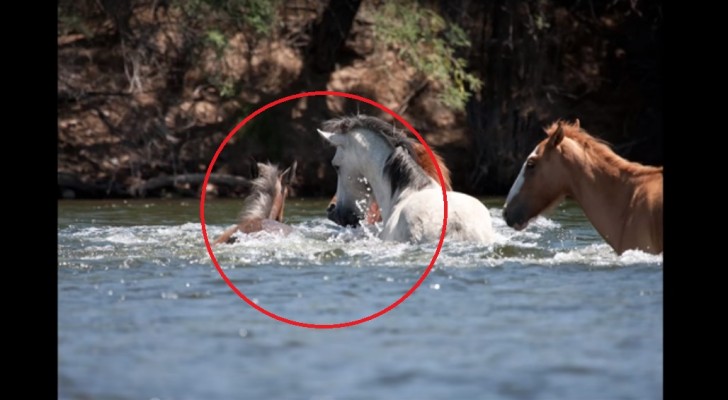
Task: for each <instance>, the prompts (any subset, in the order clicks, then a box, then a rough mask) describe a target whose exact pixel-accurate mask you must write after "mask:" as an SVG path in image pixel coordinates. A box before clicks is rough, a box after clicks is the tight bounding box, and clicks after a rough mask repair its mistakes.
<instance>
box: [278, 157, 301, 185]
mask: <svg viewBox="0 0 728 400" xmlns="http://www.w3.org/2000/svg"><path fill="white" fill-rule="evenodd" d="M297 166H298V162H297V161H293V164H291V166H290V167H288V168H286V170H285V171H283V172H282V173H281V175H280V177H281V182H282V183H283V184H284V185H286V186H291V184H292V183H293V179H294V178H295V177H296V167H297Z"/></svg>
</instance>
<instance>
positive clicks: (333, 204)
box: [326, 203, 336, 213]
mask: <svg viewBox="0 0 728 400" xmlns="http://www.w3.org/2000/svg"><path fill="white" fill-rule="evenodd" d="M334 208H336V203H331V204H329V206H328V207H326V212H327V213H331V212H332V211H334Z"/></svg>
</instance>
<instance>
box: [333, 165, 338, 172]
mask: <svg viewBox="0 0 728 400" xmlns="http://www.w3.org/2000/svg"><path fill="white" fill-rule="evenodd" d="M333 167H334V169H335V170H336V173H337V174H338V173H339V166H338V165H334V166H333Z"/></svg>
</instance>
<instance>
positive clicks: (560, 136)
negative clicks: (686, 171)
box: [503, 120, 663, 254]
mask: <svg viewBox="0 0 728 400" xmlns="http://www.w3.org/2000/svg"><path fill="white" fill-rule="evenodd" d="M546 134H547V136H548V137H547V138H546V139H544V140H542V141H541V142H540V143H539V144H538V145H537V146H536V148H535V149H534V150H533V152H532V153H531V154H530V155H529V156H528V158H527V159H526V162H525V163H524V164H523V167H521V172H520V173H519V175H518V177H517V178H516V181H515V182H514V183H513V186H512V187H511V190H510V192H509V193H508V198H507V199H506V204H505V209H504V210H503V216H504V218H505V220H506V223H507V224H508V226H510V227H512V228H515V229H516V230H522V229H524V228H525V227H526V226H527V225H528V223H529V221H530V220H531V219H533V218H535V217H536V216H538V215H539V214H541V213H543V212H544V211H546V210H548V209H550V208H552V207H555V206H557V205H558V204H559V203H560V202H561V201H562V200H563V199H564V198H565V197H566V196H570V197H572V198H574V200H576V202H577V203H578V204H579V206H580V207H581V208H582V209H583V210H584V214H585V215H586V217H587V218H588V219H589V221H590V222H591V223H592V225H594V228H595V229H596V230H597V232H599V234H600V235H601V236H602V237H603V238H604V240H605V241H606V242H607V243H609V245H610V246H612V248H613V249H614V251H616V252H617V254H622V253H624V252H625V251H627V250H630V249H636V250H641V251H644V252H647V253H653V254H659V253H661V252H662V250H663V247H662V243H663V242H662V167H650V166H644V165H642V164H638V163H635V162H630V161H627V160H625V159H624V158H622V157H620V156H618V155H617V154H615V153H614V152H613V151H612V150H611V149H610V148H609V147H608V146H607V145H606V144H605V143H604V142H602V141H600V140H598V139H595V138H594V137H592V136H590V135H589V134H588V133H587V132H586V131H584V130H583V129H581V127H580V125H579V120H576V122H575V123H574V124H569V123H566V122H561V121H558V122H556V123H554V124H552V125H551V126H550V127H548V128H547V129H546Z"/></svg>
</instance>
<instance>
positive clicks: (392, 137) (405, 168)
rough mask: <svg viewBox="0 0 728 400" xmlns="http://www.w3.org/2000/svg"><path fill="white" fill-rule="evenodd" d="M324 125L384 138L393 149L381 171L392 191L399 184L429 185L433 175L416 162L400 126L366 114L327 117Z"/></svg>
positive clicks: (331, 128) (417, 187)
mask: <svg viewBox="0 0 728 400" xmlns="http://www.w3.org/2000/svg"><path fill="white" fill-rule="evenodd" d="M323 128H324V130H326V131H329V132H333V133H338V134H347V133H349V132H351V131H352V130H354V129H357V128H363V129H366V130H367V131H370V132H373V133H375V134H377V135H378V136H380V137H381V138H383V139H384V140H385V141H386V142H387V143H388V144H389V145H390V147H392V149H393V151H392V154H391V155H390V156H389V157H388V158H387V161H386V163H385V164H384V174H385V175H386V176H387V177H388V178H389V182H390V184H391V189H392V193H394V192H396V191H397V189H399V188H402V187H413V188H414V189H416V190H420V189H423V188H424V187H426V186H428V185H430V184H432V180H433V178H432V177H431V176H430V175H429V174H428V173H427V172H426V171H425V169H424V168H423V167H421V166H420V165H419V164H418V162H417V160H418V159H419V156H418V154H417V151H416V150H415V146H414V143H413V141H412V140H411V139H410V138H409V137H407V135H406V134H405V133H404V132H403V131H402V130H401V129H397V128H395V127H394V126H393V125H391V124H389V123H387V122H384V121H383V120H381V119H379V118H376V117H372V116H368V115H356V116H352V117H340V118H335V119H332V120H328V121H326V122H324V124H323ZM425 154H426V153H425ZM432 168H433V169H434V167H432Z"/></svg>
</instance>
